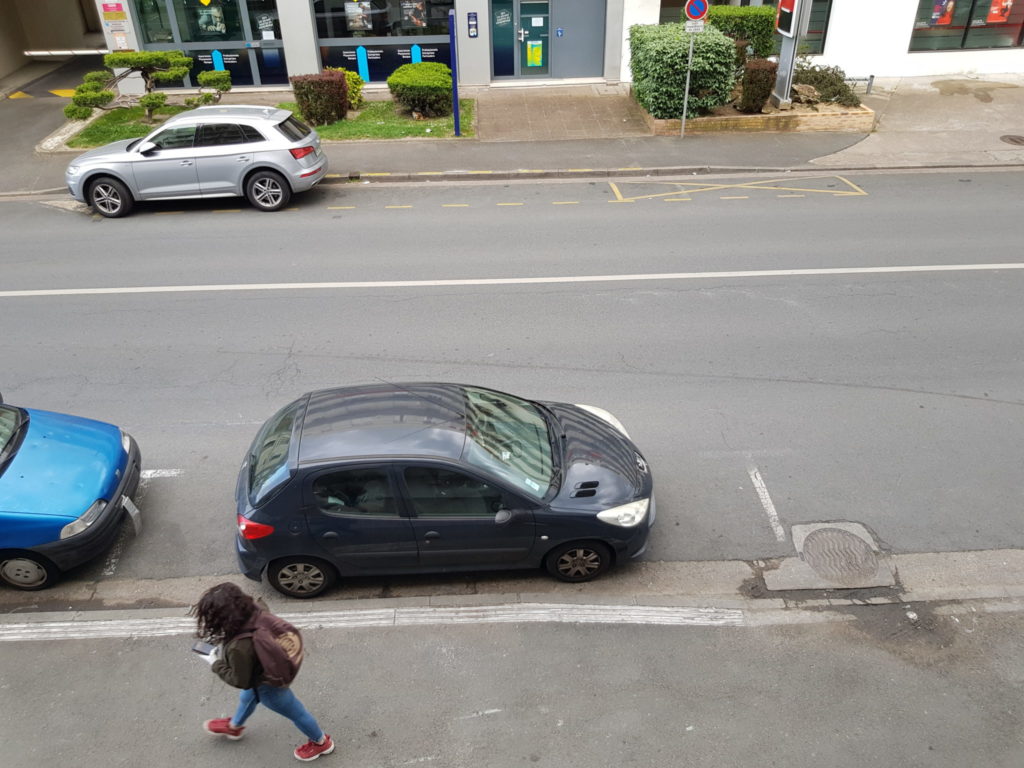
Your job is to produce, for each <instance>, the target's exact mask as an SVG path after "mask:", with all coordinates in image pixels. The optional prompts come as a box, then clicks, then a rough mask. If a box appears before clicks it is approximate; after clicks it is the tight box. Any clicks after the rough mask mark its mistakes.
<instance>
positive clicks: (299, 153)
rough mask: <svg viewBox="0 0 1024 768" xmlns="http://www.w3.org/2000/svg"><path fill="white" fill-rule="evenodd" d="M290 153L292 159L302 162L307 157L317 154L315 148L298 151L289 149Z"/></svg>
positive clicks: (300, 148) (303, 148) (299, 149)
mask: <svg viewBox="0 0 1024 768" xmlns="http://www.w3.org/2000/svg"><path fill="white" fill-rule="evenodd" d="M288 151H289V152H291V153H292V157H294V158H295V159H296V160H301V159H302V158H304V157H305V156H306V155H311V154H313V153H314V152H316V150H315V149H313V147H299V148H298V149H289V150H288Z"/></svg>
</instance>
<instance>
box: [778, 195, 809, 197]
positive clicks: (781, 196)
mask: <svg viewBox="0 0 1024 768" xmlns="http://www.w3.org/2000/svg"><path fill="white" fill-rule="evenodd" d="M778 197H807V195H778Z"/></svg>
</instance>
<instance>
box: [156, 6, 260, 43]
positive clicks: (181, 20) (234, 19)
mask: <svg viewBox="0 0 1024 768" xmlns="http://www.w3.org/2000/svg"><path fill="white" fill-rule="evenodd" d="M173 5H174V15H175V17H176V18H177V19H178V29H179V30H180V32H181V39H182V41H183V42H190V43H216V42H220V41H223V40H244V39H245V33H244V32H243V31H242V15H241V13H240V12H239V7H238V0H210V2H209V3H208V4H204V3H203V2H202V1H201V0H174V2H173Z"/></svg>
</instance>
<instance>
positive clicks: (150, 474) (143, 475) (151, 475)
mask: <svg viewBox="0 0 1024 768" xmlns="http://www.w3.org/2000/svg"><path fill="white" fill-rule="evenodd" d="M180 474H181V470H180V469H144V470H142V472H140V473H139V477H140V479H142V480H153V479H155V478H158V477H178V476H179V475H180Z"/></svg>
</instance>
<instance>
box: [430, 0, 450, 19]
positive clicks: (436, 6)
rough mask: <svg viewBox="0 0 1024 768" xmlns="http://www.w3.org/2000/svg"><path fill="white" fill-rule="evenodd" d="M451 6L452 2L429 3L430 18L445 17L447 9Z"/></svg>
mask: <svg viewBox="0 0 1024 768" xmlns="http://www.w3.org/2000/svg"><path fill="white" fill-rule="evenodd" d="M451 8H452V3H431V4H430V7H429V15H430V18H431V19H447V18H448V11H450V10H451Z"/></svg>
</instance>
